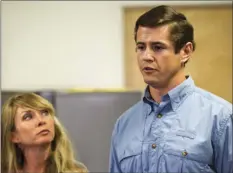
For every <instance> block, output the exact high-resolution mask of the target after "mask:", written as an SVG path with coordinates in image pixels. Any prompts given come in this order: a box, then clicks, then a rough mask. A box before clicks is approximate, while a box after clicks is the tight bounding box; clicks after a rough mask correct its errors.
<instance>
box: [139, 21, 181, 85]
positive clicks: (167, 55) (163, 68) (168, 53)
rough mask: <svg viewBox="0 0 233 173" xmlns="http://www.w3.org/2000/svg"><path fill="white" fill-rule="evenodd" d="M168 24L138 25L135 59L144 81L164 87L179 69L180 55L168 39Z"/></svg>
mask: <svg viewBox="0 0 233 173" xmlns="http://www.w3.org/2000/svg"><path fill="white" fill-rule="evenodd" d="M169 34H170V33H169V26H168V25H163V26H160V27H156V28H148V27H142V26H140V27H139V28H138V31H137V42H136V51H137V60H138V65H139V69H140V71H141V73H142V76H143V78H144V81H145V83H147V84H148V85H150V86H152V87H156V88H157V87H166V85H168V84H169V82H171V80H172V79H173V77H174V76H175V75H176V74H177V72H179V71H180V70H181V68H182V67H181V55H180V53H179V52H178V53H177V54H175V51H174V46H173V44H172V42H171V41H170V40H169Z"/></svg>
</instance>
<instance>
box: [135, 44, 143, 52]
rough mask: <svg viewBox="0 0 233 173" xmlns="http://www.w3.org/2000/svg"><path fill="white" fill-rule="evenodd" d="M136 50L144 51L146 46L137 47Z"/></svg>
mask: <svg viewBox="0 0 233 173" xmlns="http://www.w3.org/2000/svg"><path fill="white" fill-rule="evenodd" d="M136 49H137V50H139V51H142V50H144V49H145V46H141V45H140V46H137V47H136Z"/></svg>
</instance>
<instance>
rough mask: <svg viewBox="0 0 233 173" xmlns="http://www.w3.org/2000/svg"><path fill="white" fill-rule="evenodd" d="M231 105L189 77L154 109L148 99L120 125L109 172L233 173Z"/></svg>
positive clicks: (148, 95)
mask: <svg viewBox="0 0 233 173" xmlns="http://www.w3.org/2000/svg"><path fill="white" fill-rule="evenodd" d="M232 123H233V116H232V104H231V103H229V102H227V101H225V100H223V99H221V98H220V97H218V96H215V95H214V94H211V93H209V92H207V91H205V90H203V89H200V88H198V87H196V86H195V84H194V82H193V80H192V78H191V76H189V77H188V78H187V79H186V80H185V81H184V82H183V83H182V84H180V85H179V86H177V87H176V88H174V89H172V90H171V91H170V92H168V94H167V95H165V96H164V97H163V98H162V101H161V102H160V104H156V103H155V102H154V101H152V99H151V98H150V94H149V91H148V87H147V89H146V90H145V94H144V97H143V98H142V100H140V101H139V102H138V103H137V104H135V105H134V106H132V107H131V108H129V109H128V110H127V111H126V112H125V113H123V115H122V116H120V117H119V119H118V120H117V122H116V124H115V127H114V130H113V133H112V140H111V149H110V168H109V169H110V170H109V171H110V172H111V173H114V172H130V173H136V172H140V173H142V172H153V173H155V172H162V173H165V172H166V173H168V172H170V173H171V172H172V173H178V172H187V173H200V172H203V173H214V172H218V173H233V158H232V157H233V155H232V150H233V143H232V138H233V137H232V133H233V132H232Z"/></svg>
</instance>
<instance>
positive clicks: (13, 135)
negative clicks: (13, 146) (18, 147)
mask: <svg viewBox="0 0 233 173" xmlns="http://www.w3.org/2000/svg"><path fill="white" fill-rule="evenodd" d="M11 142H13V143H19V138H18V135H17V133H16V132H11Z"/></svg>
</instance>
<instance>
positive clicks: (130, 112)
mask: <svg viewBox="0 0 233 173" xmlns="http://www.w3.org/2000/svg"><path fill="white" fill-rule="evenodd" d="M142 109H143V101H142V100H140V101H138V102H137V103H135V104H134V105H132V106H131V107H129V108H128V109H127V110H126V111H125V112H123V113H122V114H121V115H120V117H119V119H120V120H124V119H128V118H130V117H131V116H132V115H135V113H139V112H140V111H141V110H142Z"/></svg>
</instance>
